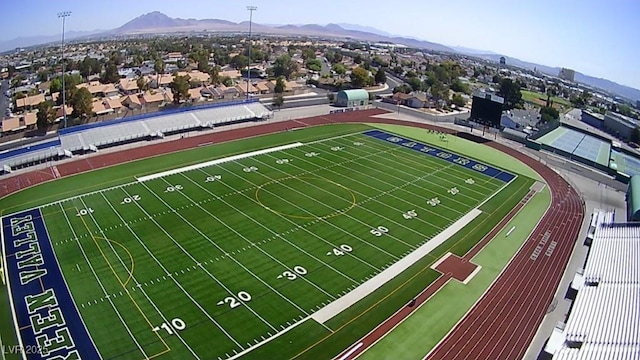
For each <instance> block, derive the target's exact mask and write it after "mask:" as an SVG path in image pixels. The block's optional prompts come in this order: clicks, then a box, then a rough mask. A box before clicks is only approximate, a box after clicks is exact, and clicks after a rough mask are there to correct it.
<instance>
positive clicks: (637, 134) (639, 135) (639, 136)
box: [629, 126, 640, 145]
mask: <svg viewBox="0 0 640 360" xmlns="http://www.w3.org/2000/svg"><path fill="white" fill-rule="evenodd" d="M629 140H630V141H631V142H632V143H635V144H638V145H640V126H636V127H634V128H633V130H631V138H630V139H629Z"/></svg>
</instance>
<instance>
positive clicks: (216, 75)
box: [209, 65, 222, 86]
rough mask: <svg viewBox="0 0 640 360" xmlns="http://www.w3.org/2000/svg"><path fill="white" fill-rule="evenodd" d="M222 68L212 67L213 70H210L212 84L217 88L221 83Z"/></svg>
mask: <svg viewBox="0 0 640 360" xmlns="http://www.w3.org/2000/svg"><path fill="white" fill-rule="evenodd" d="M221 70H222V69H220V66H218V65H216V66H212V67H211V70H209V77H210V78H211V84H212V85H213V86H216V85H218V84H219V83H220V71H221Z"/></svg>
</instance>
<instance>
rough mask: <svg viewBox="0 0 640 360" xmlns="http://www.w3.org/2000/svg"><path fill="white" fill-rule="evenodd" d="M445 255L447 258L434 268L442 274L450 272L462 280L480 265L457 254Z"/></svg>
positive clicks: (455, 277)
mask: <svg viewBox="0 0 640 360" xmlns="http://www.w3.org/2000/svg"><path fill="white" fill-rule="evenodd" d="M445 256H446V258H444V260H442V261H441V262H440V263H439V264H438V265H437V266H435V268H434V269H435V270H437V271H439V272H440V273H442V274H450V276H451V277H453V278H454V279H456V280H458V281H460V282H463V281H465V280H466V279H467V278H468V277H469V275H471V274H472V273H473V272H474V271H475V270H476V268H477V267H478V265H476V264H474V263H472V262H470V261H467V259H465V258H461V257H458V256H457V255H455V254H451V253H449V254H447V255H445Z"/></svg>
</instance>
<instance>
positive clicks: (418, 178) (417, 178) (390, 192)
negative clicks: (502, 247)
mask: <svg viewBox="0 0 640 360" xmlns="http://www.w3.org/2000/svg"><path fill="white" fill-rule="evenodd" d="M269 156H271V155H269ZM291 156H292V157H294V158H296V159H298V160H300V161H304V162H306V163H308V164H313V163H311V162H309V161H308V160H305V159H303V158H302V157H299V156H297V155H293V154H291ZM338 157H340V158H343V159H344V158H345V157H342V156H338ZM320 158H321V159H322V160H324V161H327V162H329V163H331V161H330V160H328V159H326V158H324V157H320ZM288 165H292V166H295V167H297V168H299V169H301V167H299V166H296V165H293V164H288ZM342 167H345V166H342ZM345 168H346V167H345ZM325 170H326V171H329V172H331V173H333V174H336V175H338V176H340V177H344V175H342V174H340V173H338V172H336V171H333V170H331V169H329V168H325ZM442 170H445V168H441V169H434V170H433V172H430V173H428V174H426V175H423V176H414V175H412V176H411V177H412V178H413V180H410V181H406V179H400V178H396V179H398V180H401V181H403V182H404V183H403V185H402V186H395V185H393V184H391V183H388V182H386V181H384V180H382V179H380V178H377V179H375V180H376V181H378V182H380V183H383V184H385V185H389V186H391V187H392V188H391V189H390V190H386V191H384V190H382V189H378V188H377V187H375V186H371V185H369V184H366V183H363V182H361V181H359V180H356V179H355V178H349V181H350V182H354V183H358V184H361V185H362V186H364V187H367V188H369V189H372V190H375V191H377V192H378V194H377V195H376V196H373V197H372V196H367V195H365V194H363V193H361V192H359V191H356V190H353V189H349V190H351V191H353V192H354V193H356V194H358V195H360V196H362V197H365V198H367V202H368V201H375V202H376V203H378V204H380V205H382V206H384V207H387V208H390V209H393V210H395V211H397V212H398V213H399V214H402V213H405V212H406V211H407V210H409V209H398V208H396V207H394V206H391V205H390V204H387V203H384V202H381V201H379V200H378V197H379V196H382V195H388V196H390V197H392V198H394V199H396V200H399V201H401V202H403V203H406V204H410V205H412V206H413V207H414V208H420V209H422V210H424V211H425V212H427V213H428V214H430V215H432V216H437V217H439V218H441V219H443V220H446V221H447V222H451V221H452V219H449V218H446V217H444V216H442V215H440V214H438V212H436V211H433V210H430V209H429V208H427V207H425V206H422V205H420V204H416V203H413V202H411V201H409V200H406V199H404V198H401V197H399V196H396V195H394V194H393V193H394V192H395V191H397V190H402V191H408V190H406V189H405V187H406V186H409V185H416V183H417V182H418V181H421V180H423V181H428V180H427V179H428V178H429V177H430V176H431V175H433V174H436V173H438V172H440V171H442ZM385 175H387V176H389V173H385ZM318 176H319V177H321V178H323V179H327V180H330V179H328V178H327V177H325V176H322V175H318ZM330 181H332V180H330ZM416 186H417V185H416ZM331 195H332V196H336V195H335V194H333V193H331ZM411 195H412V197H415V198H421V199H422V200H423V201H428V200H429V199H428V198H425V197H423V196H421V195H419V194H417V193H411ZM454 201H455V200H454ZM361 203H364V202H361ZM440 205H442V204H440ZM464 206H465V207H470V205H468V204H464ZM444 207H445V208H447V209H450V210H452V211H456V210H454V209H451V208H449V207H447V206H444ZM362 209H363V210H365V211H368V212H372V213H374V214H375V215H376V216H380V214H378V213H376V212H375V211H372V210H370V209H367V208H364V207H363V208H362ZM456 212H458V211H456ZM458 213H459V212H458ZM459 214H461V213H459ZM388 220H389V221H391V222H393V223H395V224H396V225H398V226H400V227H403V228H405V229H407V230H409V231H411V232H413V233H417V234H418V235H420V236H424V234H421V233H418V232H417V231H416V230H414V229H411V228H407V227H406V226H404V225H402V224H400V223H398V222H396V221H394V220H391V219H388ZM416 220H417V221H418V222H421V223H423V224H425V225H427V226H432V227H434V228H436V229H438V230H442V228H441V227H439V226H436V225H434V224H432V223H429V222H426V221H425V220H423V219H421V218H419V217H418V218H416ZM409 247H410V248H412V249H415V246H411V245H409Z"/></svg>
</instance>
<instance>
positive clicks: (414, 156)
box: [362, 136, 495, 195]
mask: <svg viewBox="0 0 640 360" xmlns="http://www.w3.org/2000/svg"><path fill="white" fill-rule="evenodd" d="M363 137H364V136H363ZM368 139H374V140H378V139H375V138H369V137H368ZM362 142H363V143H364V145H363V147H367V148H371V149H373V150H378V151H380V149H385V148H386V147H388V146H391V147H393V146H394V145H393V144H389V143H387V142H376V141H374V142H373V143H372V142H365V141H364V139H363V140H362ZM370 144H371V145H370ZM395 146H397V147H399V148H404V149H405V150H407V151H404V152H403V154H402V155H406V158H405V159H404V160H407V161H410V162H412V163H414V164H416V165H417V166H424V163H423V162H422V161H421V160H423V159H424V158H425V157H426V158H428V159H431V160H435V159H437V158H438V157H434V156H432V155H429V154H426V153H425V154H422V153H418V152H417V151H415V150H412V149H409V148H406V147H404V146H402V145H395ZM446 152H448V153H450V154H453V155H455V156H460V157H462V158H467V157H465V156H462V155H458V154H455V153H454V152H451V151H449V150H446ZM441 160H443V159H441ZM463 169H464V170H469V171H471V172H472V173H477V174H479V175H482V176H483V177H486V178H487V179H488V180H492V179H495V178H494V177H490V176H488V175H484V174H482V173H481V172H476V171H473V170H471V169H468V168H463V167H462V166H461V165H458V166H456V167H454V168H452V169H451V172H452V174H451V175H452V176H455V177H457V178H459V179H462V180H465V178H466V177H467V175H466V174H465V172H464V171H462V170H463ZM477 186H478V187H481V188H484V189H485V190H487V191H491V190H492V189H491V188H489V187H486V186H484V185H481V184H477ZM470 190H471V191H472V192H476V193H477V194H479V195H482V193H480V192H478V191H475V190H473V189H470Z"/></svg>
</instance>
